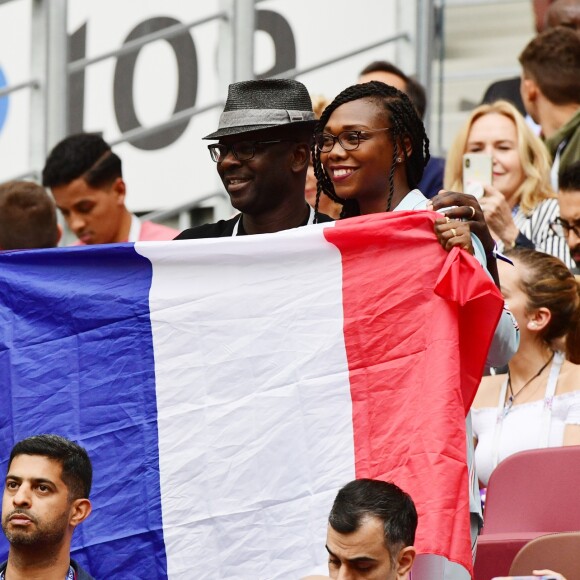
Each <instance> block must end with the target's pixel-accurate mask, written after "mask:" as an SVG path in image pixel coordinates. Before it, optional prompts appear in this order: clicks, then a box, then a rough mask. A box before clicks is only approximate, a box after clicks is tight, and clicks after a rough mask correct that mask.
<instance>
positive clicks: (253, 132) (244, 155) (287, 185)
mask: <svg viewBox="0 0 580 580" xmlns="http://www.w3.org/2000/svg"><path fill="white" fill-rule="evenodd" d="M315 124H316V119H315V115H314V112H313V111H312V102H311V100H310V95H309V94H308V90H307V89H306V87H305V86H304V85H303V84H302V83H300V82H298V81H296V80H292V79H266V80H254V81H243V82H239V83H233V84H231V85H230V86H229V89H228V98H227V101H226V104H225V107H224V111H223V113H222V114H221V116H220V120H219V125H218V130H217V131H215V132H214V133H211V134H210V135H207V136H206V137H204V139H210V140H213V139H216V140H217V141H218V142H217V143H212V144H211V145H208V149H209V152H210V155H211V158H212V159H213V161H214V162H215V163H216V165H217V171H218V173H219V176H220V178H221V180H222V182H223V184H224V187H225V188H226V191H227V192H228V194H229V196H230V200H231V204H232V206H233V207H234V208H235V209H237V210H238V211H239V212H240V213H239V214H238V215H236V216H235V217H233V218H231V219H229V220H221V221H218V222H217V223H213V224H204V225H202V226H198V227H195V228H190V229H188V230H185V231H184V232H181V234H179V235H178V236H177V237H176V238H175V239H176V240H184V239H197V238H219V237H229V236H241V235H246V234H265V233H273V232H279V231H282V230H288V229H292V228H296V227H299V226H305V225H308V224H311V223H313V221H314V211H313V210H312V209H311V208H310V206H309V205H308V204H307V203H306V200H305V198H304V186H305V182H306V172H307V170H308V161H309V159H310V144H311V141H312V131H313V129H314V125H315ZM317 217H318V222H326V221H332V219H331V218H329V217H328V216H325V215H323V214H318V216H317Z"/></svg>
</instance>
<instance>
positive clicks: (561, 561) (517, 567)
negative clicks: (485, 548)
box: [510, 532, 580, 580]
mask: <svg viewBox="0 0 580 580" xmlns="http://www.w3.org/2000/svg"><path fill="white" fill-rule="evenodd" d="M544 569H548V570H554V571H557V572H559V573H560V574H562V575H563V576H564V577H565V578H566V580H580V532H561V533H557V534H549V535H547V536H539V537H538V538H536V539H535V540H532V541H531V542H528V543H527V544H526V545H525V546H524V547H523V548H522V549H521V550H520V551H519V552H518V553H517V554H516V557H515V558H514V561H513V563H512V565H511V568H510V576H527V575H528V576H529V575H531V573H532V570H544Z"/></svg>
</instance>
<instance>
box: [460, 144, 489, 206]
mask: <svg viewBox="0 0 580 580" xmlns="http://www.w3.org/2000/svg"><path fill="white" fill-rule="evenodd" d="M492 177H493V174H492V159H491V155H488V154H487V153H465V154H464V155H463V193H468V194H470V195H473V197H475V198H477V199H479V198H480V197H483V193H484V190H483V186H484V185H491V181H492Z"/></svg>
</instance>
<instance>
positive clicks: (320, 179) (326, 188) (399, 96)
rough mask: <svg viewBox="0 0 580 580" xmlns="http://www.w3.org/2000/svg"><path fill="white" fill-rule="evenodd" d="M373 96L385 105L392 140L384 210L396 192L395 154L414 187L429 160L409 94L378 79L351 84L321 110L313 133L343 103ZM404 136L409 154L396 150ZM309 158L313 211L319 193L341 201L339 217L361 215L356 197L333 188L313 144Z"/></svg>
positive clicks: (389, 208)
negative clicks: (347, 196) (346, 196)
mask: <svg viewBox="0 0 580 580" xmlns="http://www.w3.org/2000/svg"><path fill="white" fill-rule="evenodd" d="M365 98H368V99H372V100H376V101H377V103H378V104H380V105H382V106H384V108H385V111H387V113H388V115H389V118H390V125H391V127H392V135H393V136H392V139H393V159H392V162H391V167H390V169H389V198H388V201H387V205H386V207H385V210H386V211H391V202H392V200H393V194H394V192H395V182H394V176H395V169H396V162H397V157H398V156H400V155H401V153H402V154H403V156H404V159H405V171H406V175H407V181H408V183H409V187H410V188H411V189H414V188H416V187H417V185H418V184H419V181H421V177H422V176H423V170H424V169H425V165H427V162H428V161H429V139H428V138H427V134H426V133H425V127H424V126H423V122H422V121H421V119H420V118H419V116H418V115H417V111H416V109H415V107H414V106H413V104H412V103H411V101H410V100H409V97H407V95H405V94H404V93H402V92H401V91H399V90H397V89H395V88H394V87H392V86H390V85H387V84H385V83H381V82H379V81H371V82H369V83H363V84H358V85H352V86H350V87H348V88H346V89H344V91H342V92H341V93H340V94H339V95H338V96H337V97H336V98H335V99H334V100H333V101H332V103H330V105H328V107H326V109H324V111H323V113H322V115H321V116H320V119H319V121H318V124H317V125H316V128H315V133H318V132H322V131H323V130H324V127H325V126H326V124H327V123H328V119H329V118H330V115H332V113H333V112H334V111H335V109H337V108H338V107H340V106H341V105H344V104H345V103H349V102H351V101H357V100H358V99H365ZM404 139H409V140H410V142H411V148H412V151H411V154H410V155H407V150H406V148H405V147H402V149H403V151H402V152H400V151H399V143H402V142H403V141H404ZM311 151H312V159H313V165H314V175H315V176H316V181H317V186H316V205H315V212H316V213H318V202H319V200H320V196H321V194H322V193H324V194H325V195H327V196H328V197H330V199H332V200H333V201H335V202H337V203H340V204H341V205H342V206H343V207H342V211H341V212H340V219H343V218H347V217H353V216H357V215H360V208H359V204H358V201H357V200H356V199H342V198H341V197H339V196H338V195H336V192H335V191H334V185H333V184H332V180H331V179H330V177H329V176H328V174H327V173H326V171H325V169H324V167H322V163H321V161H320V151H319V149H318V148H317V147H316V145H315V144H314V143H313V145H312V148H311Z"/></svg>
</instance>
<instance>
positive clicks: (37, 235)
mask: <svg viewBox="0 0 580 580" xmlns="http://www.w3.org/2000/svg"><path fill="white" fill-rule="evenodd" d="M58 235H59V234H58V226H57V221H56V207H55V205H54V201H53V199H52V197H50V195H49V194H48V193H47V192H46V190H45V189H44V188H43V187H41V186H40V185H38V184H37V183H33V182H31V181H8V182H7V183H3V184H1V185H0V249H1V250H25V249H30V248H54V247H55V246H56V245H57V243H58Z"/></svg>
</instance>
